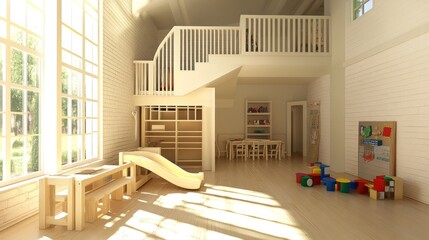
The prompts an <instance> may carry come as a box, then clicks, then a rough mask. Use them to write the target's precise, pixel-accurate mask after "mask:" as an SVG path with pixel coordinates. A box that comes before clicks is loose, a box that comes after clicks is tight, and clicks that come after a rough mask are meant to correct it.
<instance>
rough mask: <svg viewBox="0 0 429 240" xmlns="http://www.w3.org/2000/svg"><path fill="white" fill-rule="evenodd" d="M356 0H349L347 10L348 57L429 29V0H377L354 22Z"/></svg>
mask: <svg viewBox="0 0 429 240" xmlns="http://www.w3.org/2000/svg"><path fill="white" fill-rule="evenodd" d="M352 2H353V1H346V9H345V12H346V38H345V40H346V46H347V48H346V60H347V59H350V58H353V57H357V56H358V55H360V54H365V53H367V51H369V50H375V49H378V48H383V47H385V46H386V43H389V42H390V41H392V40H394V39H396V38H398V37H400V36H401V35H403V34H407V33H412V32H413V31H414V30H418V29H419V28H422V27H423V28H426V29H427V28H428V18H429V17H428V12H429V1H423V0H409V1H404V0H389V1H383V0H374V8H373V9H371V10H370V11H368V12H367V13H366V14H364V15H363V16H362V17H360V18H358V19H356V20H354V21H352V10H351V8H352V7H351V4H352ZM420 30H421V29H420ZM420 30H419V31H420ZM333 31H336V30H335V29H333Z"/></svg>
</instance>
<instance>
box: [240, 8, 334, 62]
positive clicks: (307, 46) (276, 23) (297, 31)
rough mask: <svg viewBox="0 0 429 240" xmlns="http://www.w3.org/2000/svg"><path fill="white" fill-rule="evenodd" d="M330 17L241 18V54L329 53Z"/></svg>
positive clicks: (244, 16) (257, 16) (249, 16)
mask: <svg viewBox="0 0 429 240" xmlns="http://www.w3.org/2000/svg"><path fill="white" fill-rule="evenodd" d="M329 21H330V17H328V16H259V15H242V16H241V18H240V28H241V29H240V30H241V38H242V43H243V44H242V45H241V52H242V53H254V54H256V53H259V54H260V53H270V54H285V53H313V54H314V53H317V54H321V53H326V54H327V53H329V52H330V39H331V37H330V23H329Z"/></svg>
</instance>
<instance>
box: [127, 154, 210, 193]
mask: <svg viewBox="0 0 429 240" xmlns="http://www.w3.org/2000/svg"><path fill="white" fill-rule="evenodd" d="M122 161H123V162H132V163H135V164H136V165H138V166H140V167H143V168H145V169H147V170H149V171H151V172H153V173H155V174H156V175H158V176H160V177H161V178H164V179H165V180H167V181H169V182H170V183H172V184H174V185H176V186H178V187H181V188H186V189H199V188H200V187H201V183H202V181H203V180H204V173H203V172H199V173H190V172H187V171H185V170H183V169H182V168H180V167H179V166H177V165H176V164H174V163H172V162H170V160H168V159H166V158H164V157H163V156H161V155H159V154H157V153H153V152H147V151H133V152H124V153H122Z"/></svg>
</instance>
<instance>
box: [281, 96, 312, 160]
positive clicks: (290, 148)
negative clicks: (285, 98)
mask: <svg viewBox="0 0 429 240" xmlns="http://www.w3.org/2000/svg"><path fill="white" fill-rule="evenodd" d="M286 115H287V116H286V136H287V140H286V146H287V147H286V149H287V156H289V157H290V156H292V154H296V155H301V154H302V156H307V102H306V101H299V102H288V103H287V106H286Z"/></svg>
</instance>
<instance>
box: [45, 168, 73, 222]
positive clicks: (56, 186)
mask: <svg viewBox="0 0 429 240" xmlns="http://www.w3.org/2000/svg"><path fill="white" fill-rule="evenodd" d="M74 194H75V191H74V177H72V176H47V177H44V178H41V179H40V180H39V228H40V229H46V228H48V227H50V226H51V225H59V226H67V230H73V229H74ZM57 202H61V203H62V212H59V213H57V212H56V203H57ZM65 206H67V207H65Z"/></svg>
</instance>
